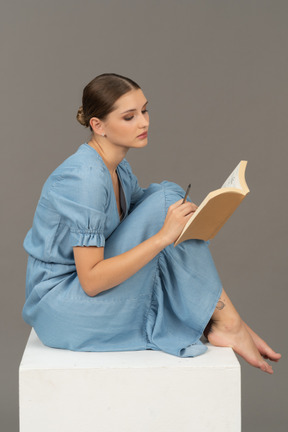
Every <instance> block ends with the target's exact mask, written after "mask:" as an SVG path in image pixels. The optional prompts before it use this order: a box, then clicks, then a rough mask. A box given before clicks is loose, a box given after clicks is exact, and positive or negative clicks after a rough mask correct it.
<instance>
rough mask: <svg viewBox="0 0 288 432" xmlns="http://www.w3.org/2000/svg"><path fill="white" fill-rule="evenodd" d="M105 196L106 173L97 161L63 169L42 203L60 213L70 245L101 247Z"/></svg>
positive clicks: (103, 243)
mask: <svg viewBox="0 0 288 432" xmlns="http://www.w3.org/2000/svg"><path fill="white" fill-rule="evenodd" d="M107 199H108V189H107V184H106V176H105V173H104V172H103V170H102V169H101V167H99V165H98V166H97V165H96V166H93V165H91V166H81V167H76V168H74V169H69V170H66V171H64V172H62V173H61V176H59V177H58V178H57V180H55V181H54V182H53V184H52V185H51V187H50V188H49V191H48V193H47V195H46V197H45V195H44V196H43V199H42V204H44V205H49V206H51V207H52V209H53V210H54V211H55V212H56V213H57V214H58V215H59V218H60V221H59V224H60V225H62V227H63V226H64V227H65V228H66V230H67V231H68V236H69V244H70V247H74V246H98V247H101V246H104V245H105V235H104V230H105V222H106V217H107V216H106V213H105V211H106V203H107ZM45 201H46V202H45ZM64 231H65V229H64ZM60 232H61V230H60ZM60 241H61V239H60Z"/></svg>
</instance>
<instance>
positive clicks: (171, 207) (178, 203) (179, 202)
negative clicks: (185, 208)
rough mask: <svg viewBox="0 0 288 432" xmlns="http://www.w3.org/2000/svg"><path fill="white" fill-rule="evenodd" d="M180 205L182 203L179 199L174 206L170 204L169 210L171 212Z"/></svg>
mask: <svg viewBox="0 0 288 432" xmlns="http://www.w3.org/2000/svg"><path fill="white" fill-rule="evenodd" d="M182 203H183V198H182V199H180V200H179V201H176V202H175V203H174V204H171V205H170V206H169V208H170V209H171V210H173V209H175V208H177V207H180V205H182Z"/></svg>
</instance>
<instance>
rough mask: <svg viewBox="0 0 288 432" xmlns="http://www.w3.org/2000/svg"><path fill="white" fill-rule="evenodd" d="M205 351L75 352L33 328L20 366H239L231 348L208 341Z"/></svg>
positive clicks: (42, 367)
mask: <svg viewBox="0 0 288 432" xmlns="http://www.w3.org/2000/svg"><path fill="white" fill-rule="evenodd" d="M207 347H208V351H207V352H206V353H205V354H203V355H201V356H198V357H194V358H179V357H176V356H172V355H170V354H166V353H163V352H161V351H151V350H147V351H121V352H75V351H68V350H62V349H55V348H49V347H46V346H45V345H43V344H42V342H41V341H40V340H39V338H38V336H37V335H36V333H35V331H34V330H33V329H32V331H31V333H30V337H29V339H28V342H27V345H26V348H25V351H24V354H23V357H22V361H21V364H20V371H21V370H29V369H87V368H88V369H89V368H93V369H97V368H102V369H103V368H107V369H108V368H110V369H121V368H213V367H215V368H240V365H239V362H238V360H237V358H236V356H235V354H234V352H233V350H232V349H231V348H218V347H214V346H212V345H210V344H207Z"/></svg>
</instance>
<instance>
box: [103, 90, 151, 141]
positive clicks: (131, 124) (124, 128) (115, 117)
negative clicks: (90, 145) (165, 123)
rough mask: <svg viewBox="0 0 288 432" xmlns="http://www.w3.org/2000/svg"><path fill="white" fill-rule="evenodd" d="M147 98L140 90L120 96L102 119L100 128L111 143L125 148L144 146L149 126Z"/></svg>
mask: <svg viewBox="0 0 288 432" xmlns="http://www.w3.org/2000/svg"><path fill="white" fill-rule="evenodd" d="M147 103H148V101H147V99H146V98H145V96H144V94H143V92H142V90H140V89H137V90H131V91H130V92H128V93H126V94H124V95H123V96H121V97H120V98H119V99H118V100H117V101H116V104H115V110H114V111H112V112H111V113H110V114H109V115H108V116H107V118H106V120H105V121H102V128H103V131H104V133H105V135H106V139H108V140H109V141H110V142H111V143H112V144H114V145H117V146H122V147H126V148H137V147H144V146H146V144H147V142H148V140H147V132H148V127H149V114H148V111H147Z"/></svg>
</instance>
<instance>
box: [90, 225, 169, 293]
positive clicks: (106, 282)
mask: <svg viewBox="0 0 288 432" xmlns="http://www.w3.org/2000/svg"><path fill="white" fill-rule="evenodd" d="M166 246H167V242H166V241H165V239H164V238H163V236H161V235H160V233H157V234H155V235H154V236H152V237H150V238H149V239H148V240H145V241H144V242H143V243H140V244H139V245H137V246H136V247H134V248H133V249H130V250H129V251H127V252H124V253H123V254H121V255H118V256H115V257H113V258H107V259H104V260H102V261H100V262H99V263H97V264H96V265H95V266H93V267H92V269H91V270H90V272H89V274H88V275H87V277H86V281H85V287H83V289H84V290H85V292H86V293H87V294H88V295H89V296H95V295H97V294H99V293H100V292H102V291H106V290H108V289H110V288H113V287H115V286H116V285H119V284H120V283H122V282H124V281H125V280H126V279H128V278H129V277H131V276H132V275H134V274H135V273H136V272H137V271H138V270H140V269H141V268H142V267H144V266H145V265H146V264H148V262H150V261H151V260H152V259H153V258H154V257H155V256H156V255H157V254H158V253H159V252H160V251H161V250H162V249H164V248H165V247H166Z"/></svg>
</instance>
